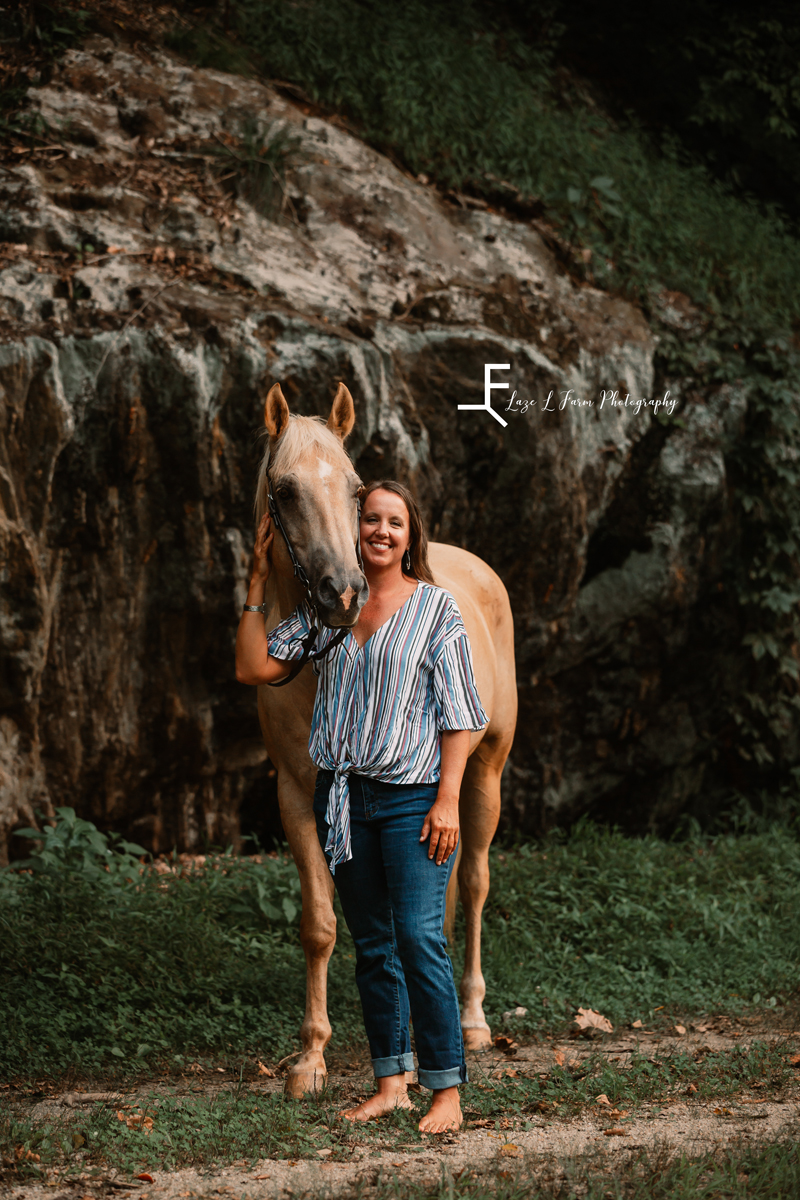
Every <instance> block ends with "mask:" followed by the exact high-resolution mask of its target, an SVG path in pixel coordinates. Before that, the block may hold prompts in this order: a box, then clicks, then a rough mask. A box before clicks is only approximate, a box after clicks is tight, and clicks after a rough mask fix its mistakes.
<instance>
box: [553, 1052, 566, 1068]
mask: <svg viewBox="0 0 800 1200" xmlns="http://www.w3.org/2000/svg"><path fill="white" fill-rule="evenodd" d="M553 1058H554V1059H555V1060H556V1065H557V1066H559V1067H563V1065H564V1055H563V1054H562V1052H561V1051H560V1050H556V1051H555V1053H554V1054H553Z"/></svg>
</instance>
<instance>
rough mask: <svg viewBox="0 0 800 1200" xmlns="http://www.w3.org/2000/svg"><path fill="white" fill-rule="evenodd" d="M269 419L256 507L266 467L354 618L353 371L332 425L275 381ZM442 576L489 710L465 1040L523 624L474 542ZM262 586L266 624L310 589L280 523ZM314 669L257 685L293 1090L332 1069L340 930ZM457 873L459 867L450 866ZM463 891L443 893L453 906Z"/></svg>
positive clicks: (465, 786) (324, 578)
mask: <svg viewBox="0 0 800 1200" xmlns="http://www.w3.org/2000/svg"><path fill="white" fill-rule="evenodd" d="M264 423H265V425H266V427H267V432H268V434H269V444H268V447H267V451H266V453H265V456H264V461H263V463H262V467H261V473H260V478H259V483H258V493H257V497H256V510H257V518H258V520H259V521H260V520H261V517H262V515H263V514H264V512H265V511H266V508H267V503H268V486H267V477H266V472H267V468H268V469H269V474H270V479H271V481H272V490H273V496H274V499H275V501H276V503H277V507H278V511H279V513H280V517H281V520H282V523H283V526H284V528H285V530H286V535H287V536H288V538H289V539H290V541H291V543H292V545H293V547H294V552H295V554H296V556H297V559H298V560H299V562H300V564H301V565H302V567H303V568H304V570H305V572H306V575H307V577H308V581H309V586H310V590H311V593H312V596H313V599H314V603H315V605H316V608H317V612H318V614H319V617H320V619H321V620H322V621H324V623H325V624H326V625H328V626H331V627H341V626H342V625H345V626H350V625H353V624H354V623H355V621H356V620H357V618H358V613H359V610H360V608H361V606H362V605H363V603H364V601H365V600H366V596H367V585H366V580H365V578H364V576H363V574H362V573H361V570H360V567H359V562H358V559H357V557H356V544H355V543H356V539H357V537H358V519H357V492H358V488H359V485H360V483H361V481H360V479H359V478H358V476H357V475H356V473H355V471H354V470H353V465H352V463H351V462H350V459H349V458H348V456H347V454H346V453H345V450H344V445H343V443H344V440H345V438H346V437H347V436H348V434H349V433H350V431H351V430H352V428H353V425H354V424H355V412H354V409H353V400H352V397H351V396H350V393H349V391H348V390H347V388H346V387H345V386H344V384H341V383H340V384H339V390H338V391H337V393H336V398H335V399H334V402H333V407H332V409H331V413H330V416H329V417H328V422H327V425H325V424H323V422H322V421H321V420H320V419H319V418H316V417H300V416H292V415H290V413H289V406H288V405H287V403H286V400H285V399H284V397H283V393H282V392H281V389H280V385H279V384H277V383H276V384H274V386H273V387H272V388H271V389H270V392H269V395H268V396H267V400H266V404H265V408H264ZM429 556H430V565H431V570H432V571H433V575H434V578H435V579H436V581H437V583H439V584H440V585H441V586H442V587H445V588H447V590H448V591H449V592H451V593H452V595H453V596H454V597H455V599H456V601H457V603H458V606H459V608H460V609H461V613H462V616H463V618H464V624H465V626H466V628H467V632H468V633H469V637H470V640H471V643H472V654H473V660H474V666H475V678H476V681H477V684H478V691H479V693H480V697H481V701H482V703H483V706H484V708H485V710H486V713H487V715H488V717H489V723H488V725H487V726H486V728H485V729H484V730H482V731H481V732H479V733H473V734H472V742H471V747H470V757H469V761H468V763H467V769H466V772H465V774H464V780H463V783H462V786H461V799H460V821H461V846H460V859H459V863H458V871H457V879H458V888H459V891H460V894H461V900H462V903H463V906H464V912H465V916H466V954H465V960H464V974H463V977H462V980H461V986H460V994H461V1001H462V1017H461V1024H462V1028H463V1031H464V1042H465V1045H466V1047H467V1049H471V1050H478V1049H484V1048H486V1047H488V1046H489V1045H491V1034H490V1031H489V1026H488V1025H487V1023H486V1019H485V1017H484V1014H483V1007H482V1004H483V998H484V996H485V994H486V985H485V983H484V980H483V975H482V974H481V912H482V909H483V905H484V902H485V900H486V896H487V893H488V891H489V863H488V850H489V843H490V842H491V840H492V837H493V835H494V832H495V829H496V828H497V820H498V816H499V813H500V773H501V771H502V769H503V764H504V763H505V761H506V758H507V756H508V752H509V749H510V747H511V740H512V738H513V735H514V726H515V722H516V716H517V692H516V680H515V672H514V630H513V623H512V617H511V608H510V605H509V601H508V596H507V594H506V590H505V588H504V587H503V584H502V583H501V582H500V580H499V579H498V577H497V575H495V573H494V571H492V570H491V568H490V567H488V566H487V565H486V564H485V563H484V562H481V560H480V559H479V558H476V557H475V555H473V554H470V553H468V551H466V550H460V549H458V548H456V547H455V546H444V545H440V544H437V543H432V544H431V545H430V547H429ZM271 559H272V570H271V572H270V577H269V582H268V585H267V592H266V598H265V602H266V605H267V607H266V609H265V614H266V616H265V621H266V626H267V628H268V629H272V628H273V627H274V626H275V625H277V623H278V622H279V621H281V620H283V619H284V617H288V616H289V614H290V613H291V612H292V610H293V609H294V608H295V607H296V606H297V604H298V603H299V602H300V601H301V600H302V599H303V596H304V589H303V588H302V587H301V585H300V583H299V582H298V580H297V579H296V578H295V576H294V572H293V568H292V563H291V559H290V555H289V551H288V548H287V545H286V542H285V540H284V538H283V537H281V536H280V535H279V533H278V532H277V530H276V534H275V539H274V541H273V543H272V550H271ZM315 692H316V676H315V675H314V673H313V671H312V670H311V669H310V668H309V667H308V666H306V667H304V668H303V669H302V671H300V673H299V675H298V676H297V678H295V679H294V680H293V681H292V682H291V683H289V684H288V685H287V686H286V687H283V688H278V689H276V688H272V687H267V686H262V687H259V689H258V713H259V718H260V721H261V728H262V731H263V734H264V742H265V744H266V748H267V752H268V754H269V757H270V759H271V760H272V763H273V765H274V766H275V768H276V770H277V774H278V798H279V801H280V811H281V820H282V821H283V828H284V831H285V833H286V836H287V838H288V840H289V847H290V849H291V852H292V856H293V857H294V861H295V863H296V865H297V870H298V872H299V874H300V886H301V893H302V902H303V908H302V916H301V920H300V941H301V942H302V945H303V950H304V952H305V956H306V971H307V976H306V1012H305V1019H304V1021H303V1025H302V1028H301V1030H300V1036H301V1040H302V1044H303V1049H302V1052H301V1053H300V1056H299V1058H298V1059H297V1061H296V1062H295V1064H294V1066H293V1067H292V1068H291V1070H290V1071H289V1075H288V1077H287V1080H286V1092H287V1093H288V1094H289V1095H291V1096H301V1095H302V1094H303V1093H304V1092H307V1091H313V1090H314V1089H315V1088H318V1087H319V1086H320V1085H321V1083H322V1082H323V1080H324V1078H325V1075H326V1068H325V1058H324V1053H323V1052H324V1050H325V1047H326V1045H327V1044H328V1041H329V1040H330V1036H331V1026H330V1022H329V1021H328V1014H327V968H328V959H329V958H330V956H331V953H332V951H333V947H334V943H335V941H336V918H335V917H334V914H333V880H332V878H331V873H330V871H329V870H328V866H327V864H326V862H325V857H324V855H323V853H322V850H321V849H320V845H319V841H318V839H317V831H316V827H315V824H314V815H313V812H312V799H313V793H314V779H315V775H316V767H315V766H314V764H313V763H312V761H311V759H310V758H309V754H308V738H309V730H310V726H311V713H312V709H313V706H314V695H315ZM453 878H454V880H455V878H456V872H454V875H453ZM454 904H455V893H454V891H453V892H452V894H451V896H449V897H448V911H449V914H450V917H451V919H452V913H453V912H454Z"/></svg>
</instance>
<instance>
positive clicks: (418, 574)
mask: <svg viewBox="0 0 800 1200" xmlns="http://www.w3.org/2000/svg"><path fill="white" fill-rule="evenodd" d="M377 491H383V492H394V494H395V496H399V497H400V499H401V500H402V501H403V503H404V504H405V506H406V510H407V511H408V527H409V532H410V534H411V541H410V543H409V547H408V555H409V558H410V559H411V570H410V571H406V569H405V567H403V574H404V575H411V576H412V577H413V578H415V579H421V580H422V581H423V582H424V583H432V584H433V585H434V586H436V580H435V579H434V578H433V574H432V573H431V568H430V564H429V563H428V538H427V535H426V533H425V524H424V522H423V520H422V513H421V512H420V511H419V505H418V504H417V502H416V500H415V499H414V497H413V496H412V495H411V492H410V491H409V490H408V488H407V487H404V486H403V484H402V483H398V482H397V480H396V479H377V480H375V482H374V483H370V484H368V485H367V486H366V488H365V489H364V494H363V496H362V497H361V506H362V508H363V506H364V505H365V504H366V502H367V500H368V498H369V497H370V496H371V495H372V493H373V492H377Z"/></svg>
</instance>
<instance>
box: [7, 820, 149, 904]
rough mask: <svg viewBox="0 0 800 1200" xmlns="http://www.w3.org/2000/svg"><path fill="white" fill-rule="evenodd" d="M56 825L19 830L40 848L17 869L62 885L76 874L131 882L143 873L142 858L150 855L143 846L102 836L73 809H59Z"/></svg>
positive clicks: (114, 836)
mask: <svg viewBox="0 0 800 1200" xmlns="http://www.w3.org/2000/svg"><path fill="white" fill-rule="evenodd" d="M56 813H57V815H58V820H57V821H56V822H55V824H53V825H50V824H45V826H44V829H43V830H42V831H40V830H38V829H18V830H17V831H16V836H17V837H23V838H30V839H32V840H33V841H35V842H36V843H38V845H37V847H36V848H35V850H34V853H33V854H32V856H31V857H30V858H28V859H25V860H24V861H23V862H18V863H16V864H15V865H16V869H17V870H21V869H28V870H31V871H33V872H35V873H37V874H40V875H44V876H47V877H48V878H50V879H52V880H53V881H54V882H57V883H60V882H63V880H64V879H65V878H68V877H69V875H71V874H73V873H75V874H78V875H80V876H82V877H83V878H84V879H86V880H91V881H92V882H101V883H103V884H105V885H106V886H107V885H109V884H111V883H120V882H122V883H131V882H133V881H134V880H135V879H138V877H139V875H140V873H141V867H140V864H139V858H140V857H141V856H142V855H147V851H146V850H145V849H144V847H143V846H137V845H136V844H135V842H126V841H124V840H123V839H122V838H121V837H120V836H119V834H115V833H112V834H105V833H101V832H100V830H99V829H98V828H97V826H96V825H94V824H92V822H91V821H84V820H82V819H81V818H80V817H77V816H76V815H75V809H74V808H57V809H56Z"/></svg>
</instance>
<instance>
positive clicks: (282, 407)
mask: <svg viewBox="0 0 800 1200" xmlns="http://www.w3.org/2000/svg"><path fill="white" fill-rule="evenodd" d="M264 424H265V425H266V427H267V433H268V434H269V436H270V437H271V438H272V440H273V441H277V440H278V438H279V437H280V436H281V434H284V433H285V432H286V426H287V425H288V424H289V405H288V404H287V403H286V397H285V396H284V394H283V392H282V391H281V385H280V384H279V383H273V385H272V387H271V388H270V389H269V391H268V392H267V398H266V400H265V401H264Z"/></svg>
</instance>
